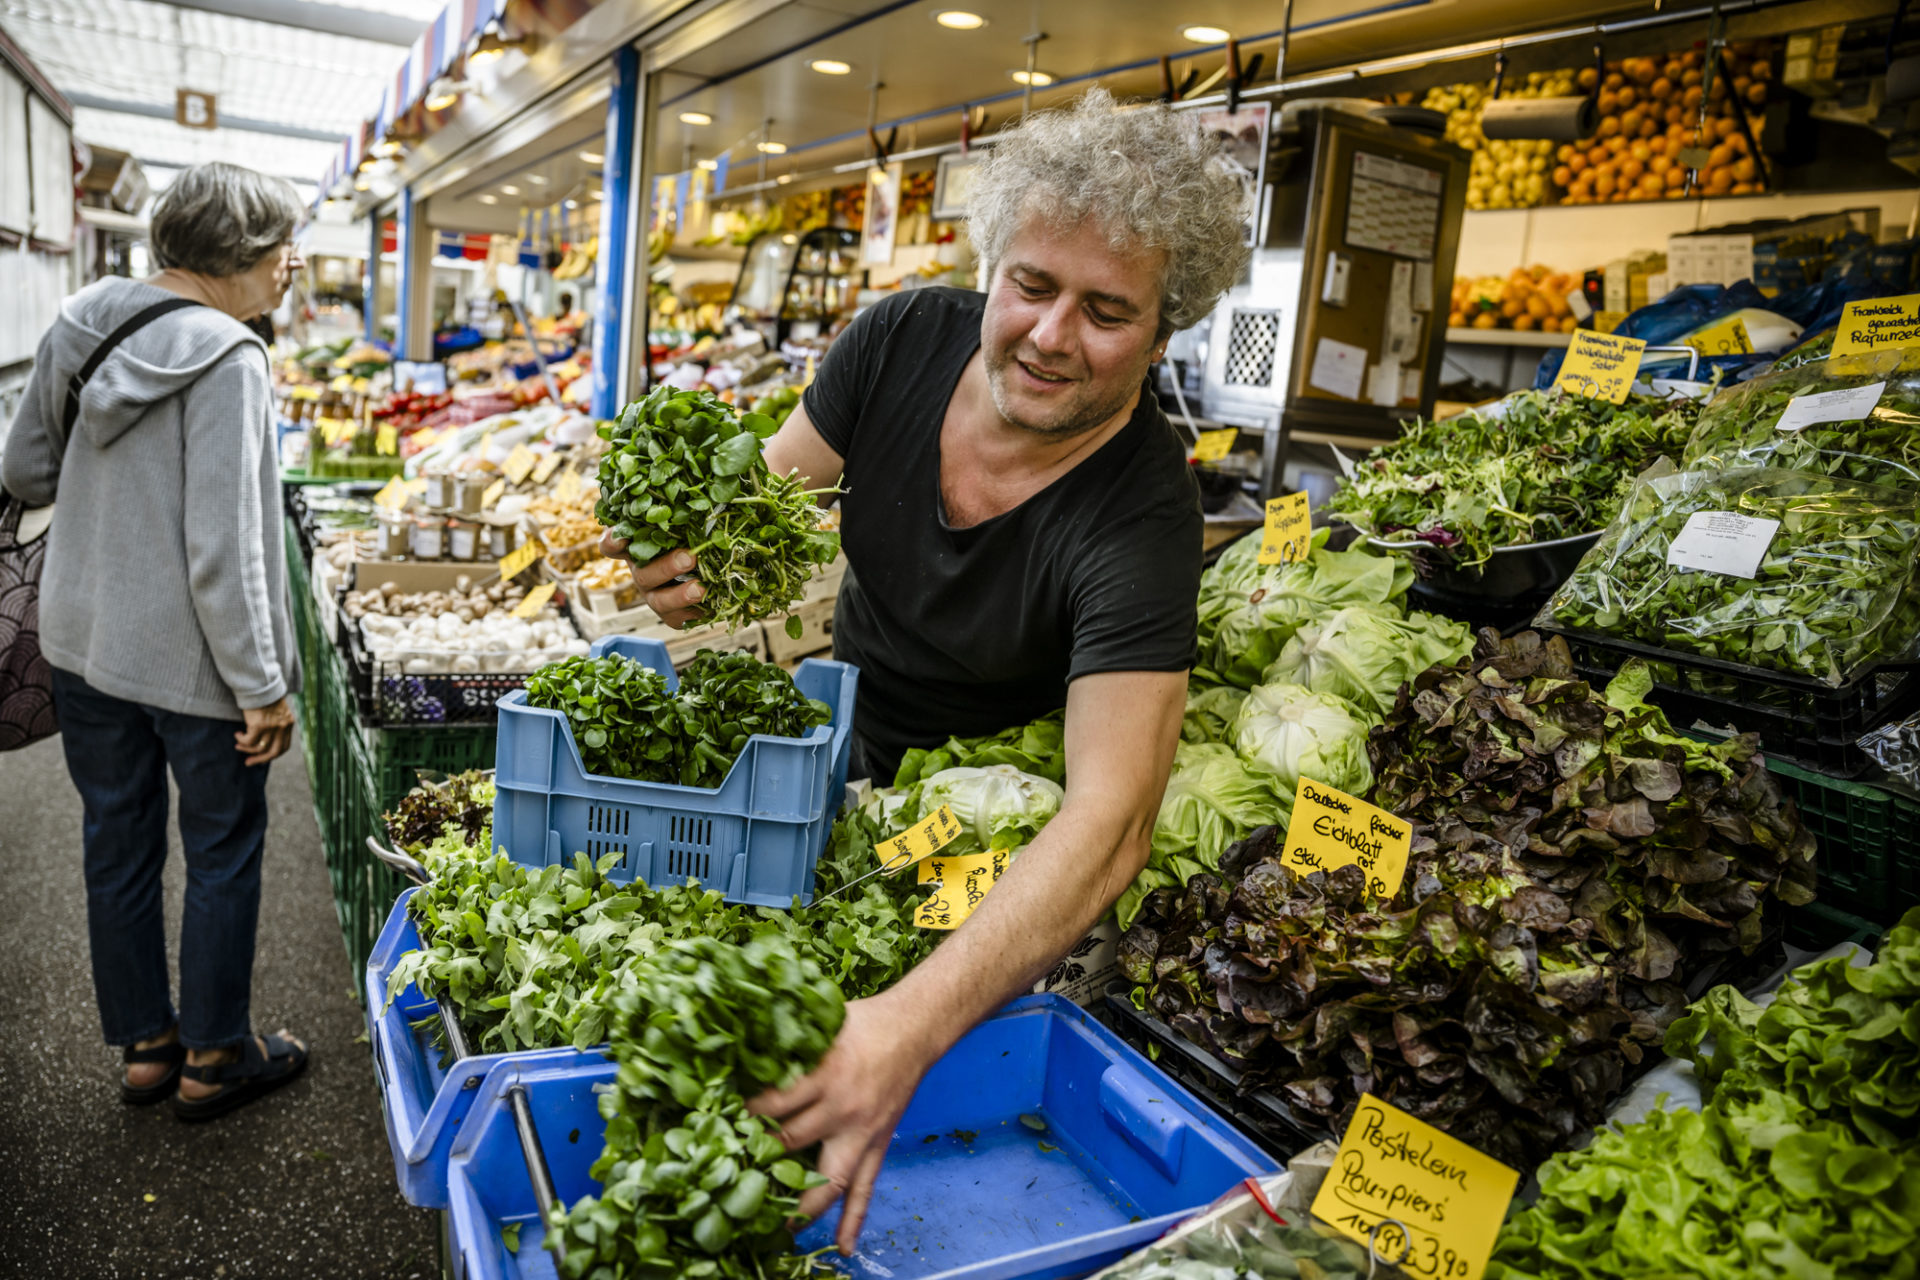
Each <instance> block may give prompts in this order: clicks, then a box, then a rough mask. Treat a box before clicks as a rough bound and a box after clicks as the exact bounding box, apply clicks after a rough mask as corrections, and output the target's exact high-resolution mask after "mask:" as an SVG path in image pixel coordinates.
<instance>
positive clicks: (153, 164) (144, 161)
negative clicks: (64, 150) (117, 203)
mask: <svg viewBox="0 0 1920 1280" xmlns="http://www.w3.org/2000/svg"><path fill="white" fill-rule="evenodd" d="M134 159H135V160H138V161H139V162H140V167H141V168H143V169H173V170H185V169H191V168H193V166H192V165H190V164H185V163H182V162H181V161H179V160H155V159H154V158H153V157H152V156H135V157H134ZM267 176H268V177H269V178H278V179H280V181H282V182H291V183H292V184H293V185H294V186H296V187H311V186H313V185H314V182H313V179H312V178H296V177H294V176H293V175H292V174H290V173H270V174H268V175H267Z"/></svg>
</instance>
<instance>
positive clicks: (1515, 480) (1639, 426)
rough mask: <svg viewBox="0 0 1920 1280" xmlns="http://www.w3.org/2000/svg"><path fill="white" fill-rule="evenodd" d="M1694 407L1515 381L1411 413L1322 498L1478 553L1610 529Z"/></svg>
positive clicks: (1359, 517)
mask: <svg viewBox="0 0 1920 1280" xmlns="http://www.w3.org/2000/svg"><path fill="white" fill-rule="evenodd" d="M1698 414H1699V404H1698V402H1697V401H1693V400H1689V399H1684V398H1682V399H1675V400H1668V399H1663V398H1661V397H1658V396H1645V395H1630V396H1628V397H1627V400H1626V402H1625V403H1624V404H1619V405H1612V404H1607V403H1605V402H1603V401H1599V400H1588V399H1586V398H1584V397H1580V396H1568V395H1562V394H1559V393H1557V392H1548V391H1521V392H1517V393H1515V394H1514V395H1511V396H1508V397H1507V398H1506V399H1505V400H1503V401H1501V402H1500V403H1499V404H1498V405H1497V406H1495V407H1494V408H1493V409H1483V410H1476V411H1474V412H1471V413H1463V414H1459V415H1457V416H1455V417H1451V418H1445V419H1442V420H1439V421H1421V422H1416V423H1414V424H1413V425H1412V426H1410V427H1408V428H1407V429H1406V430H1405V431H1404V432H1402V433H1401V435H1400V437H1399V439H1397V440H1395V441H1393V442H1392V443H1390V444H1385V445H1382V446H1381V447H1380V448H1378V449H1375V450H1374V451H1373V452H1372V453H1370V454H1368V455H1367V456H1366V457H1365V458H1363V459H1361V460H1360V462H1359V463H1358V464H1357V465H1356V466H1355V468H1354V474H1353V475H1352V476H1350V477H1348V478H1347V479H1345V480H1343V481H1342V483H1341V485H1340V488H1339V489H1338V490H1337V491H1336V492H1335V493H1334V496H1333V498H1332V499H1331V500H1330V501H1329V502H1328V503H1327V508H1328V510H1329V511H1330V512H1331V513H1332V514H1333V518H1334V519H1336V520H1341V521H1344V522H1345V523H1347V524H1351V525H1354V526H1355V527H1357V528H1359V529H1360V530H1362V531H1363V532H1365V533H1369V534H1372V535H1374V536H1375V537H1380V538H1392V539H1397V540H1409V541H1420V542H1425V543H1428V544H1430V546H1431V547H1432V549H1433V551H1432V554H1435V555H1441V556H1444V557H1445V558H1446V559H1449V560H1450V561H1451V562H1453V563H1455V564H1457V565H1461V566H1471V565H1478V564H1484V563H1486V561H1487V559H1488V557H1489V556H1491V555H1492V554H1493V552H1494V551H1495V550H1496V549H1497V548H1499V547H1505V546H1515V545H1520V544H1525V543H1533V542H1548V541H1552V540H1554V539H1557V538H1567V537H1572V536H1574V535H1576V534H1582V533H1590V532H1592V531H1593V530H1595V529H1601V528H1605V527H1606V525H1607V524H1608V523H1609V522H1610V521H1611V520H1612V519H1613V517H1614V515H1615V513H1617V512H1618V511H1619V509H1620V503H1621V501H1622V500H1623V499H1624V498H1625V497H1626V495H1627V490H1628V488H1629V487H1630V486H1631V485H1632V483H1633V480H1634V477H1635V476H1637V475H1639V474H1640V473H1641V472H1642V471H1645V470H1646V469H1647V468H1648V467H1649V466H1651V465H1653V463H1654V462H1655V461H1656V460H1657V459H1659V458H1661V457H1669V458H1678V457H1679V456H1680V451H1681V449H1682V448H1684V447H1685V445H1686V443H1687V437H1688V434H1689V433H1690V432H1691V431H1692V429H1693V425H1694V421H1695V419H1696V418H1697V416H1698Z"/></svg>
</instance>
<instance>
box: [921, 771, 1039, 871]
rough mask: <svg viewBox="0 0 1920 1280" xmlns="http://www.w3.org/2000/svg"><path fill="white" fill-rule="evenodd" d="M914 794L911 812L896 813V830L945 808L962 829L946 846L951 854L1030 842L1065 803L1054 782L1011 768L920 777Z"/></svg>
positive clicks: (1017, 845)
mask: <svg viewBox="0 0 1920 1280" xmlns="http://www.w3.org/2000/svg"><path fill="white" fill-rule="evenodd" d="M915 790H916V792H917V796H918V799H917V803H916V804H915V805H914V806H913V807H914V812H912V813H903V814H902V815H901V826H902V827H903V828H904V827H906V826H908V825H910V824H911V823H912V822H915V821H918V820H919V819H921V818H924V817H927V816H928V815H930V814H932V813H934V812H935V811H936V810H938V809H939V808H940V806H941V805H947V806H948V807H950V808H951V809H952V810H953V816H954V817H955V818H957V819H959V822H960V826H961V828H962V832H961V835H960V836H959V838H958V839H956V840H955V841H954V842H953V843H952V844H950V845H948V846H947V848H946V852H947V853H950V854H955V855H958V854H963V853H978V852H980V851H982V850H986V849H1014V848H1018V847H1020V846H1021V845H1024V844H1027V843H1029V842H1030V841H1031V840H1032V839H1033V838H1034V837H1035V836H1037V835H1039V834H1040V829H1041V828H1042V827H1044V826H1046V825H1047V823H1048V822H1049V821H1050V820H1051V819H1052V818H1053V816H1054V815H1055V814H1057V813H1059V812H1060V804H1061V802H1062V801H1063V800H1065V799H1066V792H1065V791H1063V790H1062V789H1061V787H1060V784H1059V783H1057V782H1053V781H1051V780H1050V779H1047V778H1041V777H1037V776H1035V775H1033V774H1030V773H1022V772H1020V770H1018V769H1016V768H1014V767H1013V766H1012V765H1010V764H992V765H980V766H973V765H962V766H958V767H956V768H952V769H942V770H941V771H940V772H939V773H935V774H930V775H927V776H925V777H923V778H921V780H920V782H919V783H918V785H917V787H916V788H915Z"/></svg>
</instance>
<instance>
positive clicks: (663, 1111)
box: [550, 936, 845, 1280]
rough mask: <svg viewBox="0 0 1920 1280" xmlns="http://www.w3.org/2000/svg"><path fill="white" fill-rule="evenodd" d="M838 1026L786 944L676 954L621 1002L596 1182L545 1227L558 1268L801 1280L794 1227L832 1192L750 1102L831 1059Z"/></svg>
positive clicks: (822, 991) (819, 977)
mask: <svg viewBox="0 0 1920 1280" xmlns="http://www.w3.org/2000/svg"><path fill="white" fill-rule="evenodd" d="M844 1017H845V1004H844V1001H843V1000H842V997H841V994H840V991H839V989H838V988H837V987H835V986H834V985H833V983H832V982H831V981H830V980H828V978H827V977H826V975H825V974H824V973H822V972H821V970H820V968H819V966H818V965H816V964H814V963H813V962H812V960H810V959H808V958H806V957H805V956H803V955H801V954H800V952H798V951H797V950H796V949H795V948H794V947H793V945H792V943H791V942H789V941H788V940H787V939H785V938H779V937H772V936H759V937H755V938H752V939H750V940H749V941H747V942H746V943H745V944H744V945H733V944H730V943H723V942H719V941H716V940H714V939H711V938H701V939H692V940H688V941H685V942H678V943H673V944H671V945H669V946H668V947H666V948H664V949H663V950H661V951H660V952H659V953H658V954H656V955H655V956H654V957H653V958H652V959H651V960H650V961H648V962H647V963H645V964H643V965H639V966H636V968H635V970H634V973H633V980H632V982H631V983H630V985H629V986H628V987H627V988H626V989H625V990H623V991H622V992H621V993H620V995H619V996H618V997H617V999H616V1000H615V1017H614V1022H613V1032H612V1042H611V1045H610V1052H611V1054H612V1057H613V1059H614V1061H615V1062H616V1063H618V1064H619V1065H618V1070H617V1074H616V1077H615V1082H614V1086H613V1088H612V1089H611V1090H609V1091H607V1092H605V1093H603V1094H602V1095H601V1098H600V1111H601V1114H602V1115H603V1116H604V1117H605V1118H606V1120H607V1129H606V1145H605V1148H604V1150H603V1151H602V1153H601V1155H600V1158H599V1160H597V1161H596V1162H595V1163H594V1165H593V1168H592V1169H591V1170H590V1173H591V1175H592V1176H593V1177H594V1178H595V1179H596V1180H597V1181H599V1182H601V1183H602V1184H603V1190H602V1192H601V1194H600V1195H599V1196H583V1197H582V1198H581V1199H580V1200H579V1201H577V1202H576V1203H575V1204H574V1205H573V1206H572V1208H571V1209H569V1210H567V1211H566V1212H565V1213H564V1214H561V1215H556V1217H555V1220H554V1221H553V1222H552V1223H551V1225H550V1230H552V1231H554V1232H556V1233H557V1234H558V1236H559V1238H560V1240H561V1243H562V1246H563V1249H564V1261H563V1263H562V1266H561V1271H562V1273H563V1274H564V1275H566V1276H569V1277H573V1278H575V1280H580V1278H581V1277H596V1278H597V1277H602V1276H604V1277H608V1278H609V1280H610V1278H611V1277H616V1276H619V1277H658V1278H659V1280H667V1278H668V1277H677V1276H714V1277H729V1278H733V1277H738V1278H741V1280H745V1278H747V1277H753V1278H754V1280H761V1278H762V1277H769V1276H797V1275H805V1274H807V1273H808V1272H809V1271H811V1269H812V1264H811V1260H810V1259H808V1258H806V1257H802V1256H796V1255H794V1254H793V1252H792V1247H793V1242H792V1237H791V1236H790V1234H789V1233H788V1231H787V1229H786V1223H787V1222H788V1221H789V1220H790V1219H791V1218H793V1217H794V1216H796V1215H797V1213H798V1211H799V1195H798V1193H799V1192H801V1191H804V1190H806V1189H808V1188H809V1187H813V1186H818V1185H821V1184H822V1183H823V1182H824V1179H822V1178H821V1177H820V1176H819V1175H818V1174H816V1173H813V1172H811V1171H810V1170H809V1169H808V1168H807V1167H806V1165H805V1164H803V1163H802V1162H801V1161H799V1160H796V1159H794V1158H792V1157H790V1156H789V1155H788V1154H787V1152H786V1148H785V1145H784V1144H783V1143H782V1142H781V1140H780V1137H779V1133H778V1128H777V1126H776V1125H774V1124H773V1123H772V1122H771V1121H768V1120H764V1119H762V1118H760V1117H758V1116H755V1115H752V1114H750V1113H749V1112H748V1111H747V1102H748V1100H749V1099H750V1098H752V1097H754V1096H756V1095H758V1094H760V1093H761V1092H763V1091H765V1090H767V1089H774V1088H781V1087H784V1086H786V1085H788V1084H791V1083H792V1082H793V1081H794V1080H795V1079H797V1078H798V1077H799V1076H800V1075H801V1074H803V1073H805V1072H806V1071H808V1070H811V1069H812V1068H813V1067H814V1066H815V1065H817V1064H818V1063H819V1061H820V1059H821V1058H822V1057H823V1056H825V1054H826V1052H827V1049H828V1048H829V1047H831V1045H832V1043H833V1037H834V1035H835V1034H836V1033H837V1032H838V1031H839V1028H840V1024H841V1021H842V1020H843V1018H844Z"/></svg>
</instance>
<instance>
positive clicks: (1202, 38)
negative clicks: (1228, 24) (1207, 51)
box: [1180, 27, 1233, 44]
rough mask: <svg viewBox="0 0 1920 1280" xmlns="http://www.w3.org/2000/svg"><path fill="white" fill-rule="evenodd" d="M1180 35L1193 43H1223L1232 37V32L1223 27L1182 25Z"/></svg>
mask: <svg viewBox="0 0 1920 1280" xmlns="http://www.w3.org/2000/svg"><path fill="white" fill-rule="evenodd" d="M1180 36H1181V38H1182V39H1185V40H1191V41H1193V42H1194V43H1195V44H1225V43H1226V42H1227V41H1229V40H1231V39H1233V32H1231V31H1229V30H1227V29H1226V28H1225V27H1182V28H1180Z"/></svg>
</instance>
